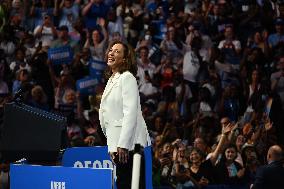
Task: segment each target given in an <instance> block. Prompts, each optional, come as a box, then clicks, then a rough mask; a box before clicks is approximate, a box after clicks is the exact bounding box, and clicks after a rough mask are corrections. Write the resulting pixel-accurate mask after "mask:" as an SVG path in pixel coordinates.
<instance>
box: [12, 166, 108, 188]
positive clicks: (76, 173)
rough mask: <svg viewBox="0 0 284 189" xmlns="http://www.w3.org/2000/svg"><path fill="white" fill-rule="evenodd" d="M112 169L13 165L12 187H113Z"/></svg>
mask: <svg viewBox="0 0 284 189" xmlns="http://www.w3.org/2000/svg"><path fill="white" fill-rule="evenodd" d="M112 184H113V179H112V169H76V168H72V167H60V166H35V165H11V166H10V188H11V189H31V188H32V189H82V188H84V189H93V188H100V189H112Z"/></svg>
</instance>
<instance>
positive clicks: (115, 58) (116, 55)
mask: <svg viewBox="0 0 284 189" xmlns="http://www.w3.org/2000/svg"><path fill="white" fill-rule="evenodd" d="M123 48H124V47H123V45H122V44H119V43H117V44H114V45H113V46H112V47H111V48H110V49H109V51H108V58H107V65H108V66H109V67H111V69H114V68H117V67H118V66H119V65H120V64H122V63H123V58H124V49H123Z"/></svg>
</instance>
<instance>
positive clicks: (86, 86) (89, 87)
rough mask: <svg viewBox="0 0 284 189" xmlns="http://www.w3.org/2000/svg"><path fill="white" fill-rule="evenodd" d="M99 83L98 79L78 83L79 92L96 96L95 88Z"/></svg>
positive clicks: (88, 79) (85, 79) (80, 80)
mask: <svg viewBox="0 0 284 189" xmlns="http://www.w3.org/2000/svg"><path fill="white" fill-rule="evenodd" d="M98 83H99V81H98V79H97V78H91V77H86V78H83V79H79V80H77V81H76V87H77V90H78V91H79V92H80V93H81V94H94V93H95V87H96V85H97V84H98Z"/></svg>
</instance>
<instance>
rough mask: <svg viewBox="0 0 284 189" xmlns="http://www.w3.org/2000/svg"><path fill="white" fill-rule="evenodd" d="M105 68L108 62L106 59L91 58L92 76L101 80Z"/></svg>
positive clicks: (90, 68)
mask: <svg viewBox="0 0 284 189" xmlns="http://www.w3.org/2000/svg"><path fill="white" fill-rule="evenodd" d="M105 69H106V63H105V62H104V61H99V60H91V62H90V64H89V73H90V76H91V77H95V78H97V79H98V80H99V81H101V79H102V77H103V72H104V70H105Z"/></svg>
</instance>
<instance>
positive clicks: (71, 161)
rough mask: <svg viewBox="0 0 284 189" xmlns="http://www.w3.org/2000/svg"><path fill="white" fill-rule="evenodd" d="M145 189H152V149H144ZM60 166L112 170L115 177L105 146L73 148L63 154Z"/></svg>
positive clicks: (149, 147) (113, 165)
mask: <svg viewBox="0 0 284 189" xmlns="http://www.w3.org/2000/svg"><path fill="white" fill-rule="evenodd" d="M144 156H145V179H146V189H152V188H153V185H152V149H151V146H148V147H145V148H144ZM62 165H63V166H67V167H77V168H113V174H114V175H116V167H115V164H114V163H113V162H112V160H111V159H110V155H109V153H108V148H107V146H96V147H75V148H68V149H66V151H65V152H64V155H63V158H62Z"/></svg>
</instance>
